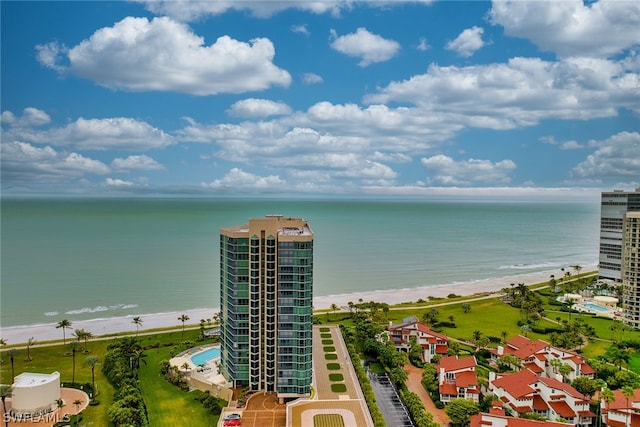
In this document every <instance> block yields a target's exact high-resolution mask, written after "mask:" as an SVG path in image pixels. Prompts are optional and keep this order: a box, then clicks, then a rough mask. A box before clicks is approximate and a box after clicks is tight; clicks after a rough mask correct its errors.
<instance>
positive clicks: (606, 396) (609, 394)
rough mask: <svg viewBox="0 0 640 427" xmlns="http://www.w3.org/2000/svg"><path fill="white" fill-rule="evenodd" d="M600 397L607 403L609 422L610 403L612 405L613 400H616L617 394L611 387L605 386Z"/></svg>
mask: <svg viewBox="0 0 640 427" xmlns="http://www.w3.org/2000/svg"><path fill="white" fill-rule="evenodd" d="M600 397H601V398H602V400H604V401H605V402H606V404H607V422H608V421H609V405H611V402H613V401H614V400H616V395H615V394H614V393H613V391H611V389H609V388H607V387H605V388H603V389H602V392H601V393H600Z"/></svg>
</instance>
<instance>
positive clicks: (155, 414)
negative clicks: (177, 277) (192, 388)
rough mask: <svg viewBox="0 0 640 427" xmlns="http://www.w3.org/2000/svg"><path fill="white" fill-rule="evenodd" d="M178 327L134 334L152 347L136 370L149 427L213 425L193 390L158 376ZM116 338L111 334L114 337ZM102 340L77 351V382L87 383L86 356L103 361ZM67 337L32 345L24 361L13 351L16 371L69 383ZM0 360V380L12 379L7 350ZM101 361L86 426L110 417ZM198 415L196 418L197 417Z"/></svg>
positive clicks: (189, 337)
mask: <svg viewBox="0 0 640 427" xmlns="http://www.w3.org/2000/svg"><path fill="white" fill-rule="evenodd" d="M198 334H199V331H197V330H191V331H189V330H188V331H186V332H185V339H187V340H195V339H196V338H197V336H198ZM181 336H182V332H181V331H179V330H176V331H172V332H164V333H158V334H154V335H145V336H141V337H140V338H139V341H140V344H141V345H142V346H144V347H151V346H153V347H156V346H157V347H158V348H151V349H148V350H146V351H145V354H146V357H145V358H144V361H145V362H146V364H145V363H144V362H143V363H142V367H141V369H140V373H139V375H140V384H141V388H142V391H143V395H144V400H145V404H146V405H147V410H148V412H149V418H150V422H151V425H153V426H176V425H188V426H194V427H208V426H214V425H216V423H217V417H215V416H213V415H211V414H209V413H208V412H207V411H206V410H205V409H204V407H203V406H202V404H200V403H199V402H196V401H195V400H194V399H193V398H194V394H193V393H185V392H182V391H180V390H179V389H178V388H177V387H175V386H173V385H171V384H169V383H168V382H166V381H165V380H164V379H162V378H161V376H160V366H159V362H160V360H162V359H168V358H169V353H170V352H171V351H172V348H174V346H173V345H171V344H172V343H178V342H180V340H181ZM114 339H115V338H114ZM111 341H112V340H111V339H107V340H95V341H89V343H88V346H87V347H88V349H89V350H90V352H89V353H86V354H83V353H82V352H77V353H76V370H75V380H76V382H77V383H83V384H84V383H91V369H90V368H89V367H86V366H84V365H83V363H82V362H83V361H84V359H85V358H86V357H87V356H97V357H98V358H99V359H100V360H104V355H105V353H106V350H107V345H108V344H109V343H110V342H111ZM68 342H69V340H67V345H66V346H63V345H62V343H60V344H59V345H52V346H47V347H35V348H32V349H31V351H30V352H31V357H32V359H33V360H32V361H30V362H28V361H26V360H25V358H26V355H27V351H26V350H23V349H21V350H18V352H17V354H16V355H15V356H14V371H15V374H16V375H18V374H20V373H22V372H39V373H51V372H53V371H58V372H60V380H61V382H63V383H64V382H71V379H72V375H73V368H72V365H73V360H72V357H71V356H68V355H65V354H68V352H69V344H68ZM1 358H2V364H1V365H0V383H3V384H5V383H11V379H10V377H11V362H10V359H9V356H8V355H7V350H3V351H2V353H1ZM101 369H102V365H101V364H98V365H97V366H96V367H95V380H96V388H97V390H98V396H97V397H96V400H98V401H100V404H99V405H97V406H89V407H87V409H86V410H85V411H84V412H83V413H82V416H83V423H84V424H86V425H96V426H108V425H110V424H109V418H108V414H107V411H108V409H109V405H111V402H112V401H113V392H114V390H113V387H112V386H111V384H110V383H109V382H108V381H107V379H106V378H105V376H104V375H103V374H102V371H101ZM196 420H197V421H196Z"/></svg>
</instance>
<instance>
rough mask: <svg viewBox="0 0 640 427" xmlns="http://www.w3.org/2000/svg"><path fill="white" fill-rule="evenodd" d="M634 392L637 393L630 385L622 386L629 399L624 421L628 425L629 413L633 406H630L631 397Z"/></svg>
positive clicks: (624, 394) (623, 393)
mask: <svg viewBox="0 0 640 427" xmlns="http://www.w3.org/2000/svg"><path fill="white" fill-rule="evenodd" d="M634 394H635V391H634V390H633V387H630V386H628V385H626V386H624V387H622V395H623V396H624V397H625V398H626V399H627V405H626V406H625V409H626V410H625V413H626V415H625V417H626V421H625V423H624V424H625V425H626V426H628V425H629V415H630V412H631V407H630V406H629V399H631V398H632V397H633V395H634Z"/></svg>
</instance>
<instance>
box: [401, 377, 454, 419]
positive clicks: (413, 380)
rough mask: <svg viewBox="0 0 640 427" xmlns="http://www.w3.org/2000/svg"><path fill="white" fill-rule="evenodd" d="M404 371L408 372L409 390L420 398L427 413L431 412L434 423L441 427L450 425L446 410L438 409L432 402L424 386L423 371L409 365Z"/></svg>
mask: <svg viewBox="0 0 640 427" xmlns="http://www.w3.org/2000/svg"><path fill="white" fill-rule="evenodd" d="M404 370H405V371H406V372H407V376H408V378H407V383H406V384H407V388H408V389H409V390H410V391H412V392H414V393H415V394H417V395H418V397H420V400H421V401H422V404H423V405H424V409H426V410H427V412H430V413H431V414H432V415H433V421H435V422H437V423H438V424H440V425H441V426H448V425H449V422H450V420H449V417H448V416H447V414H446V413H445V412H444V409H438V408H436V405H435V404H434V403H433V400H431V396H429V393H427V391H426V390H425V389H424V387H423V386H422V369H420V368H416V367H415V366H413V365H411V364H408V365H407V366H405V368H404Z"/></svg>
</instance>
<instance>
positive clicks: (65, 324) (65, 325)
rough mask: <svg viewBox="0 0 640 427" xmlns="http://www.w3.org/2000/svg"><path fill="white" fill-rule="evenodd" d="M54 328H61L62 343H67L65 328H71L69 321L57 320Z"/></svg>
mask: <svg viewBox="0 0 640 427" xmlns="http://www.w3.org/2000/svg"><path fill="white" fill-rule="evenodd" d="M56 329H62V345H65V344H66V343H67V334H66V330H67V329H71V321H69V320H67V319H63V320H61V321H59V322H58V324H57V325H56Z"/></svg>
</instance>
